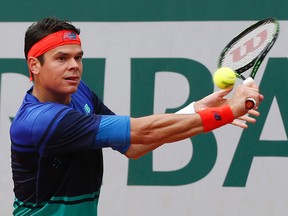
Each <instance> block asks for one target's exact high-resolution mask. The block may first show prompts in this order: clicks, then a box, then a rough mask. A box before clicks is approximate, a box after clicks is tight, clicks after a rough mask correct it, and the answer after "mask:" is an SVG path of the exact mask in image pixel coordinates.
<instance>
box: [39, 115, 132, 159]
mask: <svg viewBox="0 0 288 216" xmlns="http://www.w3.org/2000/svg"><path fill="white" fill-rule="evenodd" d="M60 116H61V115H59V117H60ZM53 121H54V123H53ZM39 124H41V125H51V127H49V126H48V127H45V131H46V132H45V133H44V132H43V131H42V134H44V135H45V134H47V135H49V134H51V137H47V142H45V141H44V140H46V139H45V138H42V140H43V141H42V142H40V143H39V144H40V146H38V148H39V150H40V152H42V153H43V154H51V153H57V152H71V151H81V150H89V149H98V148H105V147H111V148H113V149H115V150H118V151H119V152H121V153H125V152H126V151H127V150H128V148H129V146H130V118H129V117H128V116H116V115H107V116H103V115H95V114H93V115H85V114H81V113H79V112H77V111H75V110H69V112H67V113H66V114H65V115H64V116H63V117H61V119H57V118H55V119H52V120H51V121H50V123H49V124H43V123H40V122H38V123H36V124H35V125H39ZM54 124H55V126H53V125H54ZM50 130H52V131H50Z"/></svg>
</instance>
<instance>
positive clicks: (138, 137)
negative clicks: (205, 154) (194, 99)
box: [125, 86, 263, 158]
mask: <svg viewBox="0 0 288 216" xmlns="http://www.w3.org/2000/svg"><path fill="white" fill-rule="evenodd" d="M247 97H252V98H254V99H255V101H256V102H257V104H258V103H259V101H261V99H262V97H263V96H261V95H260V94H259V93H258V89H257V88H253V87H247V86H239V87H237V90H236V92H235V94H234V95H233V97H232V98H231V100H229V104H226V103H224V104H223V106H220V107H212V108H206V109H202V110H200V111H198V112H197V113H196V114H189V115H187V114H186V115H185V114H183V115H181V114H165V115H152V116H147V117H142V118H131V119H130V127H131V128H130V130H131V132H130V136H131V137H130V142H131V145H130V147H129V149H128V150H127V152H126V153H125V155H126V156H127V157H129V158H138V157H140V156H142V155H144V154H145V153H147V152H149V151H151V150H153V149H155V148H157V147H159V146H161V145H162V144H164V143H171V142H175V141H179V140H183V139H186V138H189V137H192V136H195V135H197V134H200V133H202V132H208V131H211V130H213V129H216V128H218V127H221V126H223V125H225V124H228V123H231V122H232V121H233V120H234V119H235V118H239V117H240V116H243V115H244V114H246V113H247V112H248V110H246V108H245V101H246V99H247Z"/></svg>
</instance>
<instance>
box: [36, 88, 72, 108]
mask: <svg viewBox="0 0 288 216" xmlns="http://www.w3.org/2000/svg"><path fill="white" fill-rule="evenodd" d="M32 95H34V96H35V97H36V98H37V99H38V100H39V101H40V102H43V103H44V102H55V103H60V104H69V103H70V102H71V95H70V94H57V93H52V92H49V91H47V90H46V89H44V88H40V89H39V88H38V87H37V86H35V85H34V87H33V90H32Z"/></svg>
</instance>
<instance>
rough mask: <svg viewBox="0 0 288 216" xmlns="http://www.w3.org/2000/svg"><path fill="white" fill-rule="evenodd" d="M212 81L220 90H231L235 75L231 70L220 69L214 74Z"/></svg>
mask: <svg viewBox="0 0 288 216" xmlns="http://www.w3.org/2000/svg"><path fill="white" fill-rule="evenodd" d="M213 81H214V84H215V85H216V86H218V87H219V88H221V89H228V88H233V86H234V83H235V81H236V74H235V72H234V70H232V69H231V68H228V67H221V68H219V69H218V70H217V71H216V72H215V73H214V76H213Z"/></svg>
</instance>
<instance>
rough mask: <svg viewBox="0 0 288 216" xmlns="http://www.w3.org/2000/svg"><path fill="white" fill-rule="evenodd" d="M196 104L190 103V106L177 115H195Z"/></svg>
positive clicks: (179, 111)
mask: <svg viewBox="0 0 288 216" xmlns="http://www.w3.org/2000/svg"><path fill="white" fill-rule="evenodd" d="M194 103H195V101H194V102H192V103H190V104H189V105H188V106H186V107H184V108H183V109H181V110H178V111H177V112H176V113H175V114H195V109H194Z"/></svg>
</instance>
